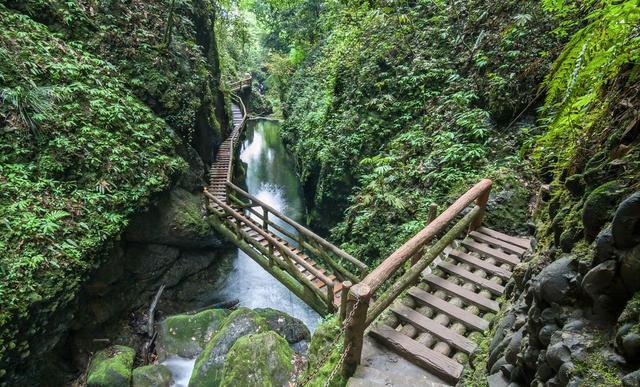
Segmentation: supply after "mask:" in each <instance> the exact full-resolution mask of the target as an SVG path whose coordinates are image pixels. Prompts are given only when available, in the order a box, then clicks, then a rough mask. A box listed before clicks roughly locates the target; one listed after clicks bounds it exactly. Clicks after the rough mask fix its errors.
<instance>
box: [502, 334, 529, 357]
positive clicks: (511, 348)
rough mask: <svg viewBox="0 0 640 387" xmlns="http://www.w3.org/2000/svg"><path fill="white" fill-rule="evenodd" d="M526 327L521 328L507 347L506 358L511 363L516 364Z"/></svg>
mask: <svg viewBox="0 0 640 387" xmlns="http://www.w3.org/2000/svg"><path fill="white" fill-rule="evenodd" d="M523 334H524V328H520V329H519V330H518V331H517V332H516V333H514V335H513V336H511V340H509V344H508V345H507V347H506V348H505V352H504V353H505V355H504V356H505V359H507V362H508V363H510V364H516V360H517V356H518V354H519V353H520V344H522V335H523Z"/></svg>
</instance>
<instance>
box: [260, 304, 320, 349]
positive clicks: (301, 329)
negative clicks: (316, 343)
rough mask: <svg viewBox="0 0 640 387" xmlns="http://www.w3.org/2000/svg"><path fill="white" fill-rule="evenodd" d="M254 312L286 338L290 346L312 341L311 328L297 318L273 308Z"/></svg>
mask: <svg viewBox="0 0 640 387" xmlns="http://www.w3.org/2000/svg"><path fill="white" fill-rule="evenodd" d="M254 311H255V312H256V313H257V314H258V315H260V316H261V317H262V318H264V319H265V321H266V322H267V325H269V328H271V329H272V330H273V331H275V332H277V333H278V334H279V335H280V336H282V337H284V338H285V339H286V340H287V342H288V343H289V344H294V343H297V342H299V341H303V340H307V341H308V340H311V333H310V332H309V328H307V326H306V325H304V323H303V322H302V321H300V320H298V319H297V318H295V317H291V316H289V315H288V314H286V313H284V312H281V311H279V310H275V309H271V308H264V309H254Z"/></svg>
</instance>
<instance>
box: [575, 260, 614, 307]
mask: <svg viewBox="0 0 640 387" xmlns="http://www.w3.org/2000/svg"><path fill="white" fill-rule="evenodd" d="M615 276H616V261H614V260H608V261H606V262H603V263H601V264H599V265H598V266H596V267H594V268H593V269H591V270H589V272H588V273H587V274H586V275H585V276H584V279H583V280H582V289H583V290H584V292H585V293H587V294H588V295H589V297H591V299H592V300H596V299H597V298H598V296H599V295H601V294H603V293H606V291H607V290H608V289H610V288H611V283H612V282H613V280H614V278H615Z"/></svg>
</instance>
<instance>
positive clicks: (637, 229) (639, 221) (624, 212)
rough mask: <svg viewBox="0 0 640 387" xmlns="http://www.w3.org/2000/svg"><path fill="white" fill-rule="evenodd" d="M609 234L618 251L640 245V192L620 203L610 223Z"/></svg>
mask: <svg viewBox="0 0 640 387" xmlns="http://www.w3.org/2000/svg"><path fill="white" fill-rule="evenodd" d="M611 233H612V234H613V239H614V240H615V244H616V246H617V247H618V248H620V249H626V248H630V247H633V246H635V245H637V244H640V192H636V193H634V194H633V195H631V196H629V197H628V198H626V199H625V200H624V201H623V202H622V203H620V205H619V206H618V209H617V210H616V213H615V215H614V217H613V222H612V223H611Z"/></svg>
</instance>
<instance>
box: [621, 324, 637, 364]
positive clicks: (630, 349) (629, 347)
mask: <svg viewBox="0 0 640 387" xmlns="http://www.w3.org/2000/svg"><path fill="white" fill-rule="evenodd" d="M622 352H623V353H624V356H625V358H627V360H629V361H631V362H634V363H635V362H638V360H640V334H638V333H637V332H635V331H631V332H629V333H627V334H626V335H624V336H623V337H622Z"/></svg>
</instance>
